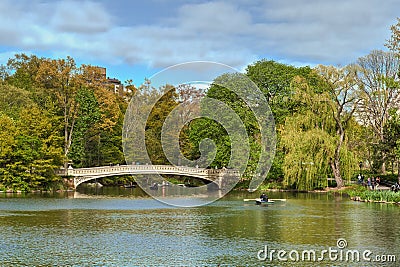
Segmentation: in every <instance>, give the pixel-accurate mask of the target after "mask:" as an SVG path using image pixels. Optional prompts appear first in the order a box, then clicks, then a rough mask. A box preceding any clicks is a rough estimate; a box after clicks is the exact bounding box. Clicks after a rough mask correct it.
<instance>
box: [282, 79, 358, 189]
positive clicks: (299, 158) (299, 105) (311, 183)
mask: <svg viewBox="0 0 400 267" xmlns="http://www.w3.org/2000/svg"><path fill="white" fill-rule="evenodd" d="M291 89H292V92H293V93H294V94H293V98H292V99H291V101H293V102H294V103H295V105H293V106H295V107H296V108H295V109H294V110H293V111H292V116H288V117H287V118H286V120H285V123H284V125H283V126H282V127H281V128H280V133H281V145H282V146H283V147H282V149H283V151H284V152H285V158H284V163H283V172H284V184H285V186H287V187H292V188H296V189H299V190H312V189H315V188H321V187H326V186H327V178H328V177H332V176H333V169H332V161H333V159H334V158H335V153H336V150H337V144H338V142H340V138H341V137H340V135H338V129H337V122H336V120H335V118H334V112H332V106H334V100H333V99H332V98H331V95H330V94H329V91H324V92H319V93H317V92H315V90H314V89H313V88H311V87H310V86H309V85H308V84H307V83H306V81H305V80H304V79H303V78H300V77H295V78H294V79H293V81H292V84H291ZM339 160H340V166H341V168H340V173H341V176H342V177H348V178H349V177H350V176H351V174H352V172H353V171H354V170H355V168H356V166H357V159H356V157H355V156H354V155H353V153H352V152H351V151H350V150H349V149H348V147H347V139H346V138H345V139H344V140H343V143H342V144H341V147H340V149H339Z"/></svg>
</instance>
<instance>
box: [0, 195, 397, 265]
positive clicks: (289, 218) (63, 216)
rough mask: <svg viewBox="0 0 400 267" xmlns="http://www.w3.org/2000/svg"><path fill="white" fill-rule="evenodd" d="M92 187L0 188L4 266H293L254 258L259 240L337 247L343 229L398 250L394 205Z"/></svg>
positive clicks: (353, 238)
mask: <svg viewBox="0 0 400 267" xmlns="http://www.w3.org/2000/svg"><path fill="white" fill-rule="evenodd" d="M91 190H93V189H81V190H80V191H79V192H76V193H74V192H67V193H55V194H54V195H51V194H49V195H44V196H40V195H32V194H27V195H15V196H14V195H9V196H7V197H6V196H4V195H2V197H1V198H0V239H1V240H2V242H0V251H1V252H2V253H1V254H0V261H1V262H2V265H4V266H50V265H64V266H217V265H218V264H221V266H293V265H294V263H293V262H288V263H283V262H273V263H268V262H260V261H259V260H258V259H257V252H258V250H260V249H262V248H263V246H264V245H269V246H271V247H273V248H277V249H285V250H290V249H325V248H327V247H328V246H332V247H334V246H336V240H337V239H338V238H345V239H346V240H347V242H348V245H349V248H351V249H371V250H373V251H374V252H375V253H392V254H396V253H397V254H399V252H400V251H399V250H398V247H399V245H400V239H399V230H400V227H399V225H398V218H399V213H400V211H399V207H397V206H392V205H381V204H366V203H358V202H351V201H347V200H346V199H342V198H341V197H333V196H330V195H327V194H291V193H271V194H270V197H271V198H287V199H288V201H287V202H276V203H275V204H274V205H269V206H256V205H254V203H252V202H244V201H243V199H244V198H254V197H255V196H254V195H253V194H249V193H247V192H234V193H231V194H229V195H227V196H225V197H224V198H222V199H221V200H219V201H217V202H215V203H212V204H210V205H207V206H203V207H197V208H176V207H172V206H168V205H165V204H163V203H161V202H159V201H156V200H153V199H152V198H149V197H147V195H145V194H142V192H140V189H139V190H138V189H137V188H134V189H125V188H105V187H104V188H101V191H100V190H99V191H97V192H93V191H91ZM71 194H72V195H71ZM398 256H400V255H398ZM399 260H400V259H399ZM348 265H349V264H348V263H340V262H337V263H329V262H325V263H324V266H348ZM295 266H320V264H312V263H304V262H303V263H299V264H297V265H295ZM351 266H374V265H368V264H366V263H365V262H364V263H359V264H358V263H354V264H351ZM379 266H396V264H391V263H385V264H379Z"/></svg>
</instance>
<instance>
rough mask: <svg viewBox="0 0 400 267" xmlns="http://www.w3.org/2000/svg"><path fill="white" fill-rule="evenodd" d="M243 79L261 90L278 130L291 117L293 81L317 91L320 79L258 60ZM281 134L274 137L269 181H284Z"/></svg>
mask: <svg viewBox="0 0 400 267" xmlns="http://www.w3.org/2000/svg"><path fill="white" fill-rule="evenodd" d="M246 75H247V76H248V77H249V78H250V79H251V80H252V81H253V82H254V83H255V84H256V85H257V86H258V88H260V90H261V91H262V92H263V93H264V95H265V97H266V98H267V100H268V104H269V106H270V108H271V110H272V113H273V115H274V119H275V124H276V126H277V128H279V127H280V126H281V125H284V124H285V119H286V117H288V116H292V115H293V114H294V111H295V110H296V109H297V103H295V102H293V101H291V99H292V97H293V94H294V91H293V88H292V87H291V83H292V81H293V79H294V78H295V77H297V76H298V77H303V78H304V79H306V80H307V83H308V84H309V85H311V86H312V87H313V88H314V90H319V88H320V87H321V86H320V83H321V79H320V77H319V76H318V74H317V73H316V72H314V71H313V70H312V69H311V68H310V67H300V68H297V67H294V66H289V65H285V64H282V63H278V62H275V61H272V60H265V59H263V60H260V61H257V62H255V63H254V64H251V65H249V66H248V67H247V69H246ZM280 140H281V137H280V132H279V131H278V136H277V149H276V153H275V158H274V161H273V164H272V167H271V170H270V171H269V174H268V176H269V177H270V178H271V179H277V180H279V179H283V176H284V173H283V170H282V166H283V162H284V157H285V153H284V151H283V149H282V146H281V142H280Z"/></svg>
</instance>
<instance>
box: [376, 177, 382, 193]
mask: <svg viewBox="0 0 400 267" xmlns="http://www.w3.org/2000/svg"><path fill="white" fill-rule="evenodd" d="M380 184H381V177H379V176H378V177H376V179H375V189H376V190H379V189H378V188H379V185H380Z"/></svg>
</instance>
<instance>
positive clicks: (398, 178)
mask: <svg viewBox="0 0 400 267" xmlns="http://www.w3.org/2000/svg"><path fill="white" fill-rule="evenodd" d="M397 180H398V182H399V184H400V162H399V160H397Z"/></svg>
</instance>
